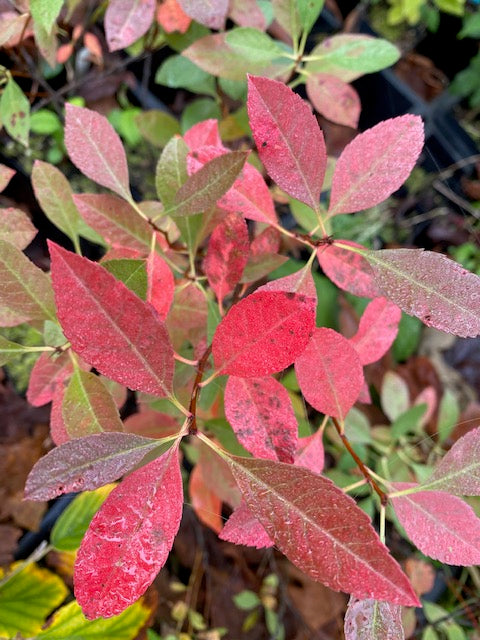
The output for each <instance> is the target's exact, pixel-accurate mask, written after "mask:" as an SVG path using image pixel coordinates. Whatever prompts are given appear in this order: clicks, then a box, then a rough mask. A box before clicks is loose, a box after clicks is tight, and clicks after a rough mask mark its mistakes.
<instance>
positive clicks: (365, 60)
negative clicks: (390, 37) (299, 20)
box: [305, 34, 400, 82]
mask: <svg viewBox="0 0 480 640" xmlns="http://www.w3.org/2000/svg"><path fill="white" fill-rule="evenodd" d="M399 57H400V51H399V50H398V49H397V47H395V46H394V45H393V44H390V42H388V41H387V40H382V39H381V38H373V37H371V36H364V35H352V34H346V35H338V36H332V37H331V38H327V39H326V40H324V41H323V42H321V43H320V44H319V45H317V46H316V47H315V48H314V49H313V50H312V52H311V53H310V55H309V56H308V58H307V60H308V62H307V64H306V67H305V70H306V71H308V73H310V74H312V73H329V74H331V75H333V76H336V77H337V78H340V80H343V81H344V82H351V81H352V80H355V79H356V78H359V77H360V76H362V75H363V74H365V73H374V72H375V71H380V69H385V68H386V67H389V66H391V65H392V64H394V63H395V62H397V60H398V59H399Z"/></svg>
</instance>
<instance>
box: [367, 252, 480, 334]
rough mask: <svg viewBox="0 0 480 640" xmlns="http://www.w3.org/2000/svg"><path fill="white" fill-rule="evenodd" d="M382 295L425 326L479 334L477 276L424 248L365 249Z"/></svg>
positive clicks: (479, 302) (479, 283)
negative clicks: (418, 319)
mask: <svg viewBox="0 0 480 640" xmlns="http://www.w3.org/2000/svg"><path fill="white" fill-rule="evenodd" d="M365 258H366V259H367V260H368V261H369V263H370V265H371V267H372V269H373V272H374V275H375V280H376V282H377V284H378V286H379V288H380V289H381V290H382V292H383V295H385V296H386V297H387V298H389V299H390V300H391V301H392V302H394V303H395V304H396V305H398V306H399V307H400V308H401V309H402V310H403V311H405V312H406V313H409V314H410V315H412V316H416V317H417V318H420V320H421V321H422V322H423V323H424V324H426V325H427V326H428V327H434V328H435V329H440V330H441V331H446V332H448V333H453V334H454V335H456V336H460V337H461V338H467V337H475V336H477V335H479V334H480V277H479V276H477V275H476V274H474V273H471V272H470V271H467V270H466V269H464V268H463V267H462V266H460V265H459V264H457V263H456V262H454V261H453V260H450V259H449V258H447V256H444V255H442V254H440V253H435V252H433V251H424V250H423V249H384V250H380V251H368V252H366V253H365Z"/></svg>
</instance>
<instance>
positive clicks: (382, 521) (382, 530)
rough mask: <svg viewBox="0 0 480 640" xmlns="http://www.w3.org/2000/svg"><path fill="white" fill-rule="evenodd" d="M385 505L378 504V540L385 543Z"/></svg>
mask: <svg viewBox="0 0 480 640" xmlns="http://www.w3.org/2000/svg"><path fill="white" fill-rule="evenodd" d="M385 511H386V509H385V505H384V504H381V505H380V540H381V541H382V542H383V544H385Z"/></svg>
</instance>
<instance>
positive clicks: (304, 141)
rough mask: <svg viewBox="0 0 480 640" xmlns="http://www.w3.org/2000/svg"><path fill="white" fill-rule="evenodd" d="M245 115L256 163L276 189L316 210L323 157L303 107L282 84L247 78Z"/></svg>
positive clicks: (319, 139) (312, 118) (314, 128)
mask: <svg viewBox="0 0 480 640" xmlns="http://www.w3.org/2000/svg"><path fill="white" fill-rule="evenodd" d="M248 88H249V90H248V102H247V107H248V115H249V120H250V126H251V128H252V132H253V138H254V140H255V144H256V146H257V150H258V153H259V155H260V159H261V161H262V162H263V164H264V165H265V168H266V169H267V171H268V173H269V175H270V176H271V177H272V178H273V179H274V180H275V182H276V183H277V184H278V186H279V187H280V188H282V189H283V190H284V191H286V192H287V193H288V194H289V195H291V196H293V197H294V198H296V199H297V200H300V201H301V202H304V203H305V204H307V205H308V206H310V207H312V209H318V206H319V200H320V190H321V188H322V183H323V177H324V175H325V167H326V164H327V154H326V150H325V142H324V140H323V134H322V132H321V131H320V128H319V126H318V124H317V121H316V119H315V116H314V115H313V114H312V112H311V111H310V108H309V107H308V105H307V103H306V102H305V101H304V100H302V98H301V97H300V96H298V95H297V94H295V93H294V92H293V91H292V90H291V89H289V88H288V87H287V86H286V85H284V84H283V83H282V82H278V81H277V80H269V79H268V78H261V77H254V76H249V79H248Z"/></svg>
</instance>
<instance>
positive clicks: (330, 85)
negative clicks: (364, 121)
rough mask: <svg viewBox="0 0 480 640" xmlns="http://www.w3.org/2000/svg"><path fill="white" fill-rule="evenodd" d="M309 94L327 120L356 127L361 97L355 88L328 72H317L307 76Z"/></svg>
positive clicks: (316, 107)
mask: <svg viewBox="0 0 480 640" xmlns="http://www.w3.org/2000/svg"><path fill="white" fill-rule="evenodd" d="M306 86H307V95H308V97H309V99H310V101H311V103H312V104H313V106H314V107H315V109H316V110H317V111H318V113H321V114H322V115H323V116H325V118H327V120H331V121H332V122H336V123H337V124H343V125H345V126H346V127H352V128H353V129H356V128H357V126H358V119H359V117H360V110H361V108H362V106H361V104H360V98H359V96H358V93H357V92H356V91H355V89H354V88H353V87H352V86H350V85H349V84H347V83H346V82H343V80H340V78H336V77H335V76H331V75H329V74H328V73H315V74H311V75H309V76H308V77H307V83H306Z"/></svg>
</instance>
